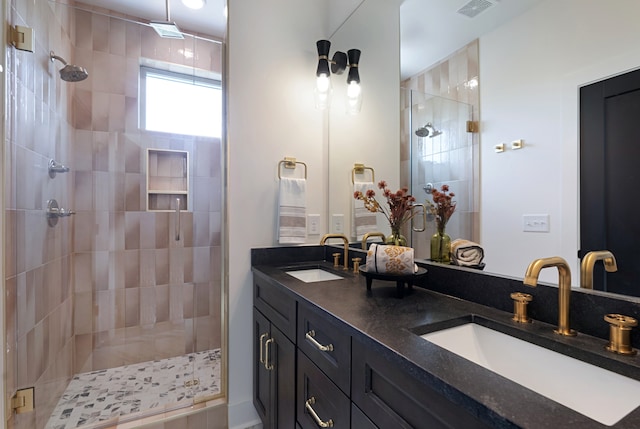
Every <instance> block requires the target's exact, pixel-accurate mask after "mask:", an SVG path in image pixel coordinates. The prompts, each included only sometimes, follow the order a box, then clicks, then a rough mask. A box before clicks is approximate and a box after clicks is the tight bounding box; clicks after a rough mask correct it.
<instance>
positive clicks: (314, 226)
mask: <svg viewBox="0 0 640 429" xmlns="http://www.w3.org/2000/svg"><path fill="white" fill-rule="evenodd" d="M307 232H308V233H309V234H311V235H318V234H320V215H319V214H310V215H308V216H307Z"/></svg>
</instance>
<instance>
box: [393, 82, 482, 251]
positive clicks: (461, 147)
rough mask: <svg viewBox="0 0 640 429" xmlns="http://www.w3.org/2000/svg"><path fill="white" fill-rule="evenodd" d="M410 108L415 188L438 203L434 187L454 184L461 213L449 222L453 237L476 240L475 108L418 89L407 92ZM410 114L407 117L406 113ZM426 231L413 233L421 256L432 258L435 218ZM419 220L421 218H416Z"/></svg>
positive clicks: (415, 192) (417, 193)
mask: <svg viewBox="0 0 640 429" xmlns="http://www.w3.org/2000/svg"><path fill="white" fill-rule="evenodd" d="M403 96H404V97H406V98H407V100H406V101H409V102H408V103H405V105H406V106H407V107H406V108H407V109H409V110H410V112H409V118H410V120H409V121H408V123H409V126H408V128H409V129H408V130H404V131H403V132H405V133H407V134H408V139H407V140H408V141H409V142H410V191H411V195H413V196H414V197H415V198H416V200H417V202H418V203H424V202H425V201H433V200H432V198H431V194H430V193H429V190H430V189H432V188H435V189H438V190H440V188H441V186H442V185H444V184H447V185H449V189H450V191H451V192H453V193H454V194H455V198H454V201H456V202H457V206H456V211H455V213H454V215H453V216H452V217H451V219H450V220H449V222H448V223H447V226H446V232H447V234H449V235H450V236H451V239H452V240H453V239H456V238H465V239H469V240H470V239H472V238H473V211H474V210H473V207H474V204H473V200H474V186H475V174H474V161H473V157H474V150H473V138H472V133H470V132H468V131H467V122H468V121H471V120H472V119H473V112H472V106H471V105H469V104H465V103H462V102H459V101H454V100H449V99H445V98H442V97H437V96H433V95H430V94H425V93H420V92H417V91H408V90H405V91H404V92H403ZM404 117H406V115H404ZM427 218H428V220H430V221H429V222H427V228H426V230H425V231H424V232H415V231H412V232H411V246H412V247H413V248H414V249H415V256H416V258H422V259H429V258H430V247H429V246H430V238H431V236H432V235H433V234H434V233H435V232H436V230H435V222H434V221H433V217H432V216H428V217H427ZM414 222H418V223H420V222H419V221H414Z"/></svg>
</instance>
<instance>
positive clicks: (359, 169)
mask: <svg viewBox="0 0 640 429" xmlns="http://www.w3.org/2000/svg"><path fill="white" fill-rule="evenodd" d="M364 170H371V181H372V182H375V181H376V172H375V171H374V170H373V168H372V167H365V165H364V164H358V163H356V164H354V167H353V169H352V170H351V184H353V185H355V183H356V174H364Z"/></svg>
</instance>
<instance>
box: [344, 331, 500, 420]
mask: <svg viewBox="0 0 640 429" xmlns="http://www.w3.org/2000/svg"><path fill="white" fill-rule="evenodd" d="M352 387H353V391H352V392H351V400H352V401H353V402H354V403H355V404H356V405H357V406H358V408H360V409H361V410H362V411H363V412H364V413H365V414H366V415H367V417H368V418H369V419H370V420H371V422H373V424H375V425H376V426H378V427H379V428H406V429H409V428H415V427H424V428H433V429H439V428H442V429H444V428H465V429H488V426H486V425H485V424H484V423H482V422H481V421H479V420H477V419H476V418H475V417H474V416H473V415H472V414H470V413H469V412H467V411H466V410H465V409H464V408H462V407H461V406H460V405H458V404H455V403H453V402H451V401H449V400H448V399H446V398H445V397H444V396H443V395H442V394H441V393H439V392H437V391H435V390H434V389H432V388H431V387H430V386H427V385H425V384H423V383H421V382H420V381H418V380H416V379H415V377H414V376H413V375H412V374H410V373H409V372H408V371H406V370H403V369H402V367H401V366H400V365H398V363H397V362H393V361H391V360H389V359H387V358H385V356H384V350H383V349H382V348H378V347H372V346H370V345H369V346H365V345H364V344H362V343H361V342H360V341H358V340H356V339H354V341H353V382H352Z"/></svg>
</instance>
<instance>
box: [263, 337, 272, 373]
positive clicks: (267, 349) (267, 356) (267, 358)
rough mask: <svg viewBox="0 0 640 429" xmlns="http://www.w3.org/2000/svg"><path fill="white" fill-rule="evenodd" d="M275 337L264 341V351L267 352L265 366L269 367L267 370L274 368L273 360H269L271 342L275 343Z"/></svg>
mask: <svg viewBox="0 0 640 429" xmlns="http://www.w3.org/2000/svg"><path fill="white" fill-rule="evenodd" d="M273 341H274V339H273V338H269V339H268V340H267V341H265V343H264V353H265V354H266V356H265V358H264V367H265V368H266V369H267V371H271V370H272V369H273V364H272V363H271V362H269V354H270V353H269V344H271V343H273Z"/></svg>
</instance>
